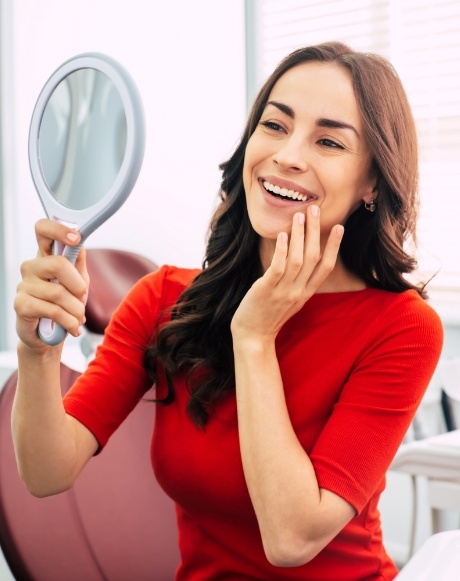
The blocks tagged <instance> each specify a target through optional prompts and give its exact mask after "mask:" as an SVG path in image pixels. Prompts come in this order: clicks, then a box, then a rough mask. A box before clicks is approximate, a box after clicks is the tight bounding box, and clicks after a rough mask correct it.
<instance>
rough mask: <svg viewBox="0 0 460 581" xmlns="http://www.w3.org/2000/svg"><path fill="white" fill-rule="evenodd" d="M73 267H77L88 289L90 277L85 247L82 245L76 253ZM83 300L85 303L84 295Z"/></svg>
mask: <svg viewBox="0 0 460 581" xmlns="http://www.w3.org/2000/svg"><path fill="white" fill-rule="evenodd" d="M75 268H76V269H77V271H78V273H79V274H80V276H81V277H82V279H83V280H84V282H85V284H86V289H87V291H88V289H89V283H90V279H89V273H88V269H87V266H86V248H85V247H84V246H82V247H81V248H80V252H79V253H78V256H77V260H76V262H75ZM84 302H85V303H86V297H85V301H84Z"/></svg>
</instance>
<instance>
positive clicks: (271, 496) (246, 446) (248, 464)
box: [234, 341, 322, 564]
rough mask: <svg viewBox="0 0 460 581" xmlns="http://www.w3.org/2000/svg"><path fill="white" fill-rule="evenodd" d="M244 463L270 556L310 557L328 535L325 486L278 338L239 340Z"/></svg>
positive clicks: (288, 561) (280, 558)
mask: <svg viewBox="0 0 460 581" xmlns="http://www.w3.org/2000/svg"><path fill="white" fill-rule="evenodd" d="M234 352H235V373H236V395H237V406H238V429H239V436H240V446H241V455H242V462H243V468H244V473H245V478H246V482H247V485H248V489H249V493H250V496H251V499H252V502H253V505H254V509H255V512H256V515H257V519H258V522H259V526H260V530H261V535H262V540H263V543H264V547H265V552H266V554H267V557H268V558H269V559H270V560H272V561H276V562H277V564H283V560H284V557H283V554H285V555H286V558H285V560H286V564H292V555H295V560H297V559H298V560H299V563H298V564H301V563H302V562H306V561H308V560H309V559H310V558H311V556H312V551H313V552H314V551H315V547H314V545H315V542H314V541H315V539H317V538H321V537H322V532H321V526H322V515H321V512H322V507H321V491H320V490H319V487H318V482H317V480H316V476H315V472H314V469H313V466H312V464H311V462H310V460H309V458H308V455H307V454H306V453H305V451H304V449H303V448H302V446H301V445H300V443H299V441H298V439H297V437H296V434H295V432H294V430H293V427H292V424H291V421H290V418H289V414H288V410H287V407H286V401H285V397H284V389H283V384H282V379H281V375H280V370H279V366H278V360H277V357H276V352H275V346H274V341H272V342H270V341H268V342H266V343H265V344H263V343H262V342H254V341H252V342H249V341H245V342H234Z"/></svg>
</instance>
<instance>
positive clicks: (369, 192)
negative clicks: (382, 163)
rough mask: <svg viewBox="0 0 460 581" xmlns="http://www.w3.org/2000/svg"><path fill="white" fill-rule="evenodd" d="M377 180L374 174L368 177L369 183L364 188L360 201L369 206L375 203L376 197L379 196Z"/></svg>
mask: <svg viewBox="0 0 460 581" xmlns="http://www.w3.org/2000/svg"><path fill="white" fill-rule="evenodd" d="M378 182H379V179H378V177H377V176H376V175H375V174H372V175H371V176H370V177H369V182H368V184H367V186H366V187H365V188H364V191H363V196H362V198H361V199H362V200H363V202H365V203H366V204H370V203H371V202H375V201H376V199H377V197H378V195H379V183H378Z"/></svg>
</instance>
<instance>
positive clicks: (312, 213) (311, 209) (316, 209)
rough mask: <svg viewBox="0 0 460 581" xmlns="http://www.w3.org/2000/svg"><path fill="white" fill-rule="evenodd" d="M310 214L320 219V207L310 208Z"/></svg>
mask: <svg viewBox="0 0 460 581" xmlns="http://www.w3.org/2000/svg"><path fill="white" fill-rule="evenodd" d="M310 212H311V215H312V216H313V217H314V218H317V217H318V214H319V208H318V206H310Z"/></svg>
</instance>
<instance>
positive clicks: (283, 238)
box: [278, 232, 288, 244]
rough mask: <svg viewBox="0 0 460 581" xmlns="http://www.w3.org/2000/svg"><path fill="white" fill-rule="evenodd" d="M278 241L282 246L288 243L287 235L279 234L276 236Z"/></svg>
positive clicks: (284, 233)
mask: <svg viewBox="0 0 460 581" xmlns="http://www.w3.org/2000/svg"><path fill="white" fill-rule="evenodd" d="M278 239H279V241H280V242H282V243H283V244H286V242H287V241H288V235H287V234H286V232H280V233H279V234H278Z"/></svg>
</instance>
